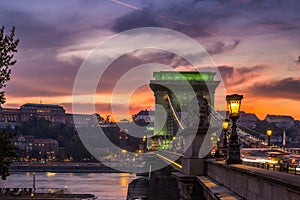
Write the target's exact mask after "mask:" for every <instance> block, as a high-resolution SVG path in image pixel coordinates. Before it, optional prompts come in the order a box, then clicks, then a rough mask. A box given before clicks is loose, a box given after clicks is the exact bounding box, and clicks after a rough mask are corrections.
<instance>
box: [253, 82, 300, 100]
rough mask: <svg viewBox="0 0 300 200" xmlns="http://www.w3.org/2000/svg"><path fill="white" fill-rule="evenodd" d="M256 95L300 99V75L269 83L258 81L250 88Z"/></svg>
mask: <svg viewBox="0 0 300 200" xmlns="http://www.w3.org/2000/svg"><path fill="white" fill-rule="evenodd" d="M249 92H251V93H253V95H255V96H260V97H268V98H276V99H278V98H283V99H293V100H299V99H300V77H289V78H285V79H282V80H278V81H271V82H269V83H256V84H254V85H253V86H252V87H250V88H249Z"/></svg>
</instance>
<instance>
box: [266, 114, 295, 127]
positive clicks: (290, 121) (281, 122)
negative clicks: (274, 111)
mask: <svg viewBox="0 0 300 200" xmlns="http://www.w3.org/2000/svg"><path fill="white" fill-rule="evenodd" d="M265 121H267V122H268V123H274V124H275V125H276V126H277V127H279V128H293V127H294V126H295V119H294V118H293V117H291V116H288V115H267V116H266V118H265Z"/></svg>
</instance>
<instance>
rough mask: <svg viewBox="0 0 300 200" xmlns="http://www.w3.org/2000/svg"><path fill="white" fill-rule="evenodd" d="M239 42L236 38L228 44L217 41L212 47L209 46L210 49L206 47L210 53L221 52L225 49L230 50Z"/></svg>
mask: <svg viewBox="0 0 300 200" xmlns="http://www.w3.org/2000/svg"><path fill="white" fill-rule="evenodd" d="M239 43H240V41H238V40H236V41H234V42H233V43H232V44H228V45H226V44H224V43H223V42H217V43H215V44H214V45H213V46H212V47H210V49H208V50H207V52H208V53H209V54H210V55H216V54H221V53H224V52H226V51H231V50H233V49H235V48H236V47H237V46H238V44H239Z"/></svg>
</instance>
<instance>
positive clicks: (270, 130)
mask: <svg viewBox="0 0 300 200" xmlns="http://www.w3.org/2000/svg"><path fill="white" fill-rule="evenodd" d="M272 133H273V131H272V129H267V136H268V137H271V136H272Z"/></svg>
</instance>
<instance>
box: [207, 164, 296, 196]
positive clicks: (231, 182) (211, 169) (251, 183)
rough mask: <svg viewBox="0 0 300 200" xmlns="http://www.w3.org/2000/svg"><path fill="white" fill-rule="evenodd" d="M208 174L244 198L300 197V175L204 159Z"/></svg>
mask: <svg viewBox="0 0 300 200" xmlns="http://www.w3.org/2000/svg"><path fill="white" fill-rule="evenodd" d="M206 164H207V176H208V177H210V178H211V179H213V180H215V181H216V182H217V183H218V184H221V185H223V186H224V187H226V188H228V189H229V190H230V191H232V192H234V193H236V194H237V195H239V196H241V197H242V198H244V199H251V200H252V199H253V200H260V199H282V200H295V199H300V178H299V176H297V175H292V174H285V173H280V172H275V171H268V170H266V169H259V168H255V167H251V166H247V165H242V164H234V165H226V164H225V162H223V161H215V160H206Z"/></svg>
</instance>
